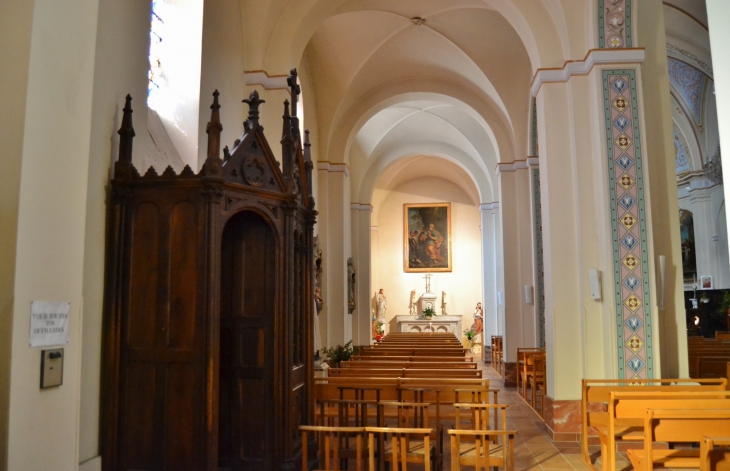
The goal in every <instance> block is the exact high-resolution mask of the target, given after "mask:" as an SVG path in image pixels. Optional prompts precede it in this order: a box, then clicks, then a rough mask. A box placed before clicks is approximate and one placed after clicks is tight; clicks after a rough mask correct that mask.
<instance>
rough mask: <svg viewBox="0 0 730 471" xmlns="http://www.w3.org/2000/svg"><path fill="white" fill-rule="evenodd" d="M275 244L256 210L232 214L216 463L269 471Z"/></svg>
mask: <svg viewBox="0 0 730 471" xmlns="http://www.w3.org/2000/svg"><path fill="white" fill-rule="evenodd" d="M276 267H277V248H276V242H275V237H274V234H273V231H272V229H271V227H270V226H269V224H268V223H267V222H266V221H265V220H264V219H263V218H262V217H261V216H259V215H258V214H256V213H254V212H249V211H243V212H240V213H238V214H236V215H234V216H233V217H232V218H231V219H230V220H229V221H228V223H227V224H226V226H225V228H224V230H223V237H222V245H221V286H220V293H221V303H220V308H221V309H220V313H221V315H220V377H219V381H220V385H219V414H218V417H219V419H218V420H219V426H218V461H219V466H220V468H221V470H226V471H228V470H230V471H243V470H258V469H270V463H269V460H270V459H271V458H272V453H273V450H272V447H273V441H274V439H273V437H274V426H275V424H274V420H273V416H274V414H273V412H274V397H273V396H274V394H273V387H274V384H273V380H274V374H273V372H274V371H273V370H274V361H273V360H274V341H273V339H274V317H275V312H276V292H277V287H276V280H277V278H278V277H277V273H276Z"/></svg>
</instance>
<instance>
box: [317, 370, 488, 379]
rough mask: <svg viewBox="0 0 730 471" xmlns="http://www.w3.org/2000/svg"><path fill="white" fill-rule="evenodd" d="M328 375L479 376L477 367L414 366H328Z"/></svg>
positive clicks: (376, 376) (382, 376)
mask: <svg viewBox="0 0 730 471" xmlns="http://www.w3.org/2000/svg"><path fill="white" fill-rule="evenodd" d="M327 374H328V375H329V377H338V376H361V377H366V378H481V377H482V370H477V369H463V368H462V369H451V370H450V369H438V368H429V369H416V368H400V369H398V368H393V369H385V368H330V369H329V370H328V371H327Z"/></svg>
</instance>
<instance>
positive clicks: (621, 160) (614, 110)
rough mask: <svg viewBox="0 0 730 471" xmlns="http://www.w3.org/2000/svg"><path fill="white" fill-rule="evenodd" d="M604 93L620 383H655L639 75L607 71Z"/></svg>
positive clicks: (629, 72)
mask: <svg viewBox="0 0 730 471" xmlns="http://www.w3.org/2000/svg"><path fill="white" fill-rule="evenodd" d="M603 90H604V91H603V101H604V118H605V132H606V134H605V137H606V147H607V149H606V155H607V165H608V180H609V182H608V183H609V185H608V186H609V192H610V201H609V206H610V208H611V240H612V245H613V250H612V252H613V280H614V285H613V294H614V303H615V304H614V309H615V316H616V318H615V322H616V328H617V331H616V332H617V339H616V345H618V350H617V353H618V359H617V360H618V377H619V378H625V379H638V378H653V377H654V358H653V351H652V322H653V320H652V316H651V306H652V304H651V296H650V286H651V280H650V279H649V257H650V254H649V246H648V235H647V231H648V224H647V221H646V208H645V204H646V203H645V194H644V191H645V190H644V170H643V165H644V162H643V157H642V151H641V139H642V136H641V134H640V130H639V107H638V101H637V98H636V71H635V70H634V69H619V70H604V71H603ZM607 299H610V296H607Z"/></svg>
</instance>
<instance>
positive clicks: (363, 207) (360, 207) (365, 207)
mask: <svg viewBox="0 0 730 471" xmlns="http://www.w3.org/2000/svg"><path fill="white" fill-rule="evenodd" d="M350 209H351V210H353V211H368V212H370V213H372V212H373V205H372V204H360V203H350Z"/></svg>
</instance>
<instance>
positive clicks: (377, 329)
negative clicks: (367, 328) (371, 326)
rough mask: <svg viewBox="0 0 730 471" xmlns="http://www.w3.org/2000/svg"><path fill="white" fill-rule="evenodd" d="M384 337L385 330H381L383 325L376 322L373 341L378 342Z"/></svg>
mask: <svg viewBox="0 0 730 471" xmlns="http://www.w3.org/2000/svg"><path fill="white" fill-rule="evenodd" d="M383 337H385V330H384V329H383V323H382V322H380V321H378V323H377V324H376V326H375V340H376V341H378V342H380V340H381V339H382V338H383Z"/></svg>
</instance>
